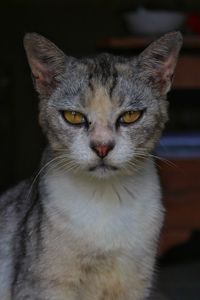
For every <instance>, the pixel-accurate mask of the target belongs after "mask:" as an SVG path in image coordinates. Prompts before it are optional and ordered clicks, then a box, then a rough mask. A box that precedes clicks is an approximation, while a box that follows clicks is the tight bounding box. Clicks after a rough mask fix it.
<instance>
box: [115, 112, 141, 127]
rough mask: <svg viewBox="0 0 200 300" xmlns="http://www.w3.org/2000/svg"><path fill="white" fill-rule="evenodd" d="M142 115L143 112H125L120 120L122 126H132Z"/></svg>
mask: <svg viewBox="0 0 200 300" xmlns="http://www.w3.org/2000/svg"><path fill="white" fill-rule="evenodd" d="M141 114H142V111H134V110H130V111H127V112H125V113H124V114H123V115H122V116H121V117H120V119H119V121H120V123H122V124H131V123H134V122H136V121H137V120H138V119H139V118H140V116H141Z"/></svg>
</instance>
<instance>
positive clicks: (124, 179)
mask: <svg viewBox="0 0 200 300" xmlns="http://www.w3.org/2000/svg"><path fill="white" fill-rule="evenodd" d="M144 182H149V184H148V186H149V185H152V186H154V185H156V186H157V174H156V172H155V168H154V163H153V162H152V161H150V160H146V161H145V162H144V163H143V167H142V168H140V170H139V172H137V171H135V172H133V173H132V174H127V175H124V174H123V175H122V174H121V175H120V174H118V175H116V176H111V177H108V178H105V179H102V178H101V179H99V178H95V177H92V176H90V175H89V174H88V175H87V174H83V173H78V172H68V171H66V170H63V169H59V168H51V165H49V166H48V163H47V171H46V172H45V176H43V179H42V185H41V186H42V187H43V188H44V189H45V194H46V195H48V198H49V200H48V203H49V202H50V203H51V205H52V206H53V207H54V208H56V209H58V210H59V211H61V212H62V213H66V214H67V213H71V212H70V211H69V210H70V209H71V208H73V209H75V210H76V209H77V210H78V211H81V209H83V210H84V208H86V209H87V207H91V206H92V205H93V206H98V207H101V208H103V209H105V210H107V209H108V210H109V209H113V207H118V206H122V205H127V204H130V203H134V202H136V201H137V198H138V195H141V194H142V191H143V190H145V187H144ZM139 197H140V196H139ZM140 201H141V200H140Z"/></svg>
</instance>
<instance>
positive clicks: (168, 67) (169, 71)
mask: <svg viewBox="0 0 200 300" xmlns="http://www.w3.org/2000/svg"><path fill="white" fill-rule="evenodd" d="M175 66H176V63H175V59H174V57H173V56H172V55H171V56H169V57H168V59H167V61H165V63H164V64H163V65H162V67H161V70H162V74H163V79H172V78H173V74H174V69H175Z"/></svg>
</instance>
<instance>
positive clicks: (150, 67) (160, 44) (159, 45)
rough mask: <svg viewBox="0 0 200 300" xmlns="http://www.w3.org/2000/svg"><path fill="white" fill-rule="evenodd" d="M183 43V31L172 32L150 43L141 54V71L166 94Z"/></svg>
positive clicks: (160, 91)
mask: <svg viewBox="0 0 200 300" xmlns="http://www.w3.org/2000/svg"><path fill="white" fill-rule="evenodd" d="M182 43H183V41H182V35H181V33H179V32H171V33H168V34H165V35H164V36H162V37H161V38H160V39H158V40H156V41H155V42H153V43H152V44H150V45H149V46H148V47H147V48H146V49H145V50H144V51H143V52H142V53H141V54H140V55H139V61H138V62H139V66H141V72H142V73H143V74H144V75H145V76H147V78H148V82H149V83H150V84H153V85H154V87H155V88H156V89H157V90H158V91H159V93H160V94H163V95H164V94H166V93H167V92H168V91H169V90H170V88H171V84H172V80H173V77H174V71H175V67H176V63H177V58H178V54H179V51H180V49H181V46H182Z"/></svg>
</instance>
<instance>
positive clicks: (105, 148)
mask: <svg viewBox="0 0 200 300" xmlns="http://www.w3.org/2000/svg"><path fill="white" fill-rule="evenodd" d="M91 148H92V150H94V151H95V152H96V154H97V155H98V156H99V157H100V158H104V157H105V156H107V155H108V152H110V151H111V150H112V149H113V148H114V143H109V144H103V145H101V144H91Z"/></svg>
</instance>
